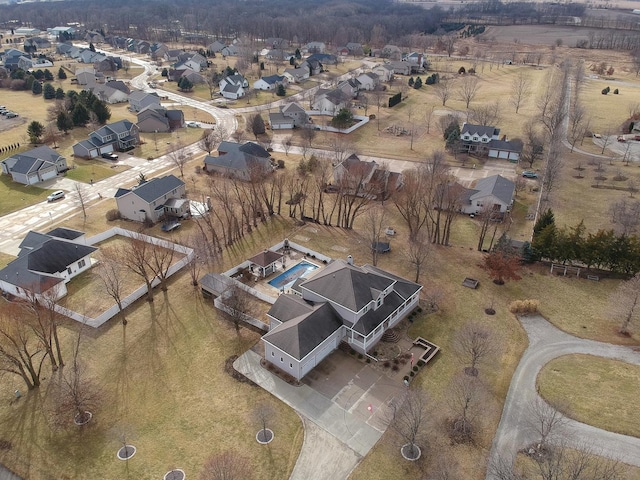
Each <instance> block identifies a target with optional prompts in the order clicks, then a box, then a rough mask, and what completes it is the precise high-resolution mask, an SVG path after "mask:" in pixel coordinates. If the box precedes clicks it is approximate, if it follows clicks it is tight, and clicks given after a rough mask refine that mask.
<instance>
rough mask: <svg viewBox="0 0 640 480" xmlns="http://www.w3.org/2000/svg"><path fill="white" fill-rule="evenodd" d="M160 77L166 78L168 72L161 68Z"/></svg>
mask: <svg viewBox="0 0 640 480" xmlns="http://www.w3.org/2000/svg"><path fill="white" fill-rule="evenodd" d="M160 75H162V76H163V77H167V76H168V75H169V70H167V69H166V68H163V69H162V73H161V74H160Z"/></svg>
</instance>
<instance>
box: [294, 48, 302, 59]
mask: <svg viewBox="0 0 640 480" xmlns="http://www.w3.org/2000/svg"><path fill="white" fill-rule="evenodd" d="M295 55H296V58H297V59H298V60H300V59H302V54H301V53H300V49H299V48H296V53H295Z"/></svg>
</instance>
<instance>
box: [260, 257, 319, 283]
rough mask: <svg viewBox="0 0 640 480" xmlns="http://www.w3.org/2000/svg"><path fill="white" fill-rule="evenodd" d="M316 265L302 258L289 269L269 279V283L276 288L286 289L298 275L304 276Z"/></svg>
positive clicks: (315, 267)
mask: <svg viewBox="0 0 640 480" xmlns="http://www.w3.org/2000/svg"><path fill="white" fill-rule="evenodd" d="M317 268H318V266H317V265H314V264H313V263H311V262H307V261H306V260H302V261H301V262H300V263H297V264H295V265H294V266H293V267H291V268H290V269H289V270H287V271H285V272H282V273H281V274H280V275H278V276H277V277H276V278H274V279H272V280H270V281H269V285H271V286H272V287H274V288H277V289H278V290H286V289H287V288H289V287H290V286H291V285H293V283H294V282H295V281H296V280H297V279H298V278H300V277H306V276H307V274H309V273H310V272H313V271H314V270H315V269H317Z"/></svg>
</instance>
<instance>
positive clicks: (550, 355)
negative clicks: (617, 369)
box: [486, 315, 640, 480]
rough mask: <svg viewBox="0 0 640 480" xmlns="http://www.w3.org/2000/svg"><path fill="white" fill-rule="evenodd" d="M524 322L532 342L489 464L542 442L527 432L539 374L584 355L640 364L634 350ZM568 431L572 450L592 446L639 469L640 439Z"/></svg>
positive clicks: (573, 424)
mask: <svg viewBox="0 0 640 480" xmlns="http://www.w3.org/2000/svg"><path fill="white" fill-rule="evenodd" d="M520 322H521V323H522V326H523V327H524V329H525V330H526V332H527V335H528V337H529V347H528V348H527V349H526V350H525V352H524V355H523V356H522V359H521V360H520V363H519V364H518V367H517V368H516V371H515V373H514V374H513V377H512V380H511V385H510V387H509V392H508V393H507V398H506V400H505V404H504V409H503V411H502V418H501V419H500V424H499V425H498V430H497V431H496V435H495V437H494V439H493V445H492V447H491V453H490V457H489V462H492V461H494V460H496V459H497V458H502V459H511V458H514V457H515V455H516V453H517V452H518V450H520V449H521V448H523V447H525V446H527V445H530V444H532V443H534V442H536V441H538V440H539V438H538V437H537V435H536V433H535V432H534V431H533V430H531V429H529V428H528V427H527V425H528V424H529V423H530V420H531V418H530V412H529V411H528V406H529V405H530V404H531V403H532V402H533V401H534V400H535V399H536V398H537V396H538V393H537V390H536V379H537V376H538V373H539V372H540V370H541V369H542V367H543V366H544V365H546V364H547V363H549V362H550V361H551V360H553V359H554V358H557V357H560V356H562V355H568V354H574V353H583V354H590V355H597V356H600V357H606V358H612V359H617V360H622V361H624V362H627V363H631V364H634V365H640V353H639V352H636V351H634V350H633V349H632V348H630V347H623V346H618V345H610V344H608V343H601V342H595V341H593V340H585V339H581V338H577V337H574V336H572V335H569V334H568V333H565V332H562V331H561V330H559V329H557V328H556V327H554V326H553V325H551V324H550V323H549V322H548V321H547V320H545V319H544V318H543V317H541V316H538V315H536V316H527V317H521V318H520ZM566 428H567V430H568V432H570V433H571V435H570V436H569V438H567V439H565V440H566V441H567V442H568V443H569V445H571V446H573V447H574V448H581V447H583V446H584V445H585V444H589V445H592V446H593V447H594V448H595V449H596V450H597V451H598V452H599V454H600V455H603V456H606V457H609V458H615V459H620V460H623V461H624V463H627V464H630V465H635V466H639V467H640V438H636V437H630V436H627V435H620V434H617V433H612V432H608V431H606V430H602V429H599V428H596V427H592V426H591V425H586V424H584V423H580V422H577V421H575V420H570V419H569V420H568V424H567V427H566ZM486 478H487V480H494V478H495V477H493V476H492V475H490V473H489V472H488V473H487V477H486ZM496 480H497V479H496Z"/></svg>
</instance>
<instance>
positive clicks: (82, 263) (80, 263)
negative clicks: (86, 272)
mask: <svg viewBox="0 0 640 480" xmlns="http://www.w3.org/2000/svg"><path fill="white" fill-rule="evenodd" d="M86 264H87V262H86V261H85V259H84V258H83V259H82V260H80V261H79V262H78V268H83V267H84V266H85V265H86Z"/></svg>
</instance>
